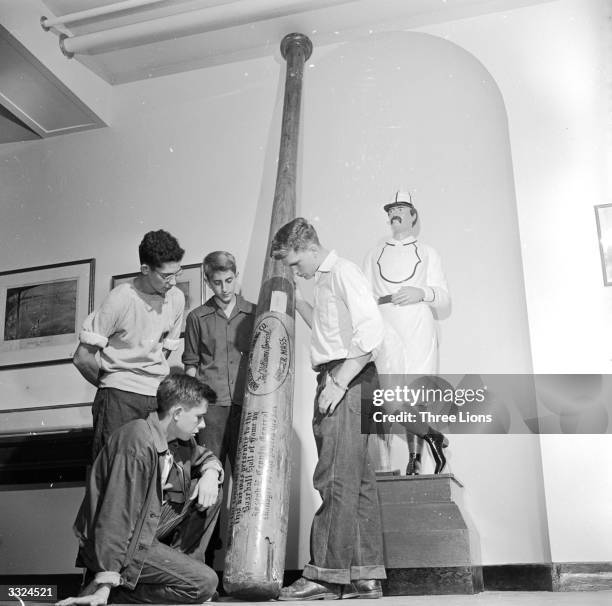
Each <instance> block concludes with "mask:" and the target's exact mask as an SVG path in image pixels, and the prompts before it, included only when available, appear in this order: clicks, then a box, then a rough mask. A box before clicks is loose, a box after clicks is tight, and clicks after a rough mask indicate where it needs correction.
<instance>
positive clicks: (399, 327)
mask: <svg viewBox="0 0 612 606" xmlns="http://www.w3.org/2000/svg"><path fill="white" fill-rule="evenodd" d="M384 210H385V212H386V213H387V216H388V220H389V225H390V227H391V237H390V238H386V239H385V240H383V241H381V242H380V243H379V244H378V245H377V246H375V247H374V248H373V249H372V250H371V251H370V252H369V253H368V255H367V257H366V260H365V264H364V273H365V274H366V276H367V277H368V279H369V281H370V283H371V285H372V290H373V292H374V295H375V297H376V298H377V299H378V303H379V309H380V312H381V314H382V316H383V318H384V320H385V321H386V322H387V323H388V324H389V325H391V326H392V327H393V328H394V329H395V332H396V333H397V334H398V335H399V336H400V339H399V341H396V343H397V344H398V346H399V347H401V348H402V351H401V352H397V355H396V356H394V359H395V360H397V361H396V362H395V364H396V365H401V366H403V368H396V369H394V372H403V373H405V374H425V375H429V374H435V373H436V372H437V371H438V335H437V326H436V319H435V317H434V314H433V310H436V309H438V310H442V309H447V308H448V307H449V305H450V295H449V292H448V287H447V285H446V278H445V277H444V272H443V271H442V264H441V262H440V256H439V255H438V253H437V252H436V251H435V250H434V249H433V248H432V247H431V246H428V245H427V244H423V243H422V242H421V241H419V240H417V237H416V235H415V225H416V223H417V220H418V213H417V210H416V208H415V207H414V205H413V203H412V197H411V195H410V193H408V192H403V191H398V192H397V193H396V194H395V195H394V197H393V199H392V200H391V201H390V202H389V203H387V204H385V205H384ZM406 437H407V440H408V448H409V451H410V459H409V462H408V466H407V468H406V475H418V474H419V472H420V469H421V453H422V450H423V439H422V438H421V437H417V436H416V435H415V434H414V433H412V432H411V431H410V429H409V428H408V427H407V428H406ZM436 463H437V462H436ZM442 467H443V465H442ZM441 470H442V469H441V468H440V466H439V465H438V464H436V473H439V472H440V471H441Z"/></svg>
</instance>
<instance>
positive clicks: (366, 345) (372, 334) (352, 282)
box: [310, 250, 384, 368]
mask: <svg viewBox="0 0 612 606" xmlns="http://www.w3.org/2000/svg"><path fill="white" fill-rule="evenodd" d="M383 337H384V325H383V321H382V318H381V315H380V312H379V310H378V306H377V305H376V302H375V300H374V297H373V295H372V290H371V289H370V285H369V284H368V281H367V279H366V277H365V276H364V274H363V272H362V271H361V270H360V269H359V267H357V265H355V264H354V263H351V262H350V261H347V260H346V259H342V258H341V257H338V255H337V254H336V251H334V250H332V251H331V252H330V253H329V254H328V255H327V257H325V259H324V260H323V262H322V263H321V265H320V266H319V269H317V271H316V273H315V287H314V308H313V313H312V338H311V348H310V357H311V362H312V366H313V368H316V367H317V366H318V365H320V364H324V363H326V362H331V361H332V360H343V359H345V358H356V357H359V356H362V355H364V354H367V353H374V354H375V351H376V349H377V348H378V347H379V346H380V344H381V342H382V340H383Z"/></svg>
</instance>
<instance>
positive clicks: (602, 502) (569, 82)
mask: <svg viewBox="0 0 612 606" xmlns="http://www.w3.org/2000/svg"><path fill="white" fill-rule="evenodd" d="M611 13H612V5H611V3H610V2H609V1H608V0H560V1H557V2H552V3H546V4H542V5H538V6H533V7H529V8H524V9H521V10H516V11H508V12H504V13H500V14H493V15H489V16H484V17H480V18H477V19H465V20H462V21H456V22H453V23H449V24H442V25H439V26H435V27H428V28H426V29H425V31H427V32H428V33H432V34H434V35H438V36H441V37H443V38H446V39H448V40H451V41H453V42H455V43H456V44H459V45H460V46H462V47H463V48H465V49H466V50H468V51H469V52H471V53H473V54H474V56H476V57H477V58H478V59H479V60H480V61H482V63H483V65H484V67H485V68H486V69H487V70H488V71H489V72H490V74H491V75H492V77H493V78H494V79H495V81H496V82H497V84H498V86H499V88H500V90H501V93H502V96H503V99H504V103H505V106H506V110H507V112H508V123H509V130H510V142H511V147H512V162H513V167H514V176H515V184H516V197H517V209H518V215H519V225H520V234H521V243H522V255H523V267H524V275H525V285H526V294H527V308H528V312H529V331H530V335H531V351H532V356H533V365H534V371H535V372H537V373H610V371H611V370H612V365H611V361H612V346H611V343H612V338H611V337H612V289H610V288H605V287H604V286H603V285H602V284H603V282H602V275H601V268H600V261H599V251H598V242H597V231H596V227H595V219H594V212H593V206H594V205H596V204H607V203H610V202H611V201H612V200H611V196H612V190H611V188H610V180H609V174H610V168H611V163H610V160H611V156H610V152H611V149H612V148H611V146H610V143H611V141H612V138H611V129H610V109H611V108H610V93H609V90H610V75H611V71H610V62H611V60H612V59H611V57H612V56H611V54H610V49H611V41H612V37H611V33H612V31H611V26H610V16H611ZM608 431H609V430H608ZM611 447H612V439H611V436H610V435H609V434H608V435H602V436H580V435H571V436H542V438H541V449H542V461H543V475H544V481H545V491H546V509H547V511H548V517H549V531H550V545H551V556H552V560H553V561H555V562H564V561H609V560H610V559H611V558H612V547H611V546H612V518H611V517H610V515H609V503H610V502H612V484H611V482H610V478H609V474H606V473H603V474H602V473H601V472H602V470H604V469H609V468H610V466H611V465H612V448H611Z"/></svg>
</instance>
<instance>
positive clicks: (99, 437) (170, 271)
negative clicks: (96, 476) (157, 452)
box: [73, 229, 185, 459]
mask: <svg viewBox="0 0 612 606" xmlns="http://www.w3.org/2000/svg"><path fill="white" fill-rule="evenodd" d="M138 253H139V256H140V274H139V275H138V276H137V277H136V278H134V280H133V281H132V282H127V283H124V284H120V285H119V286H117V287H116V288H113V290H111V292H110V293H109V294H108V296H107V297H106V299H105V300H104V301H103V302H102V305H101V306H100V307H99V309H97V310H96V311H94V312H93V313H91V314H90V315H89V316H88V317H87V318H86V319H85V322H84V323H83V327H82V330H81V332H80V334H79V346H78V348H77V350H76V352H75V354H74V358H73V363H74V365H75V366H76V367H77V369H78V370H79V372H80V373H81V374H82V375H83V377H84V378H85V379H86V380H87V381H89V382H90V383H91V384H92V385H95V386H96V387H97V388H98V391H97V393H96V396H95V399H94V403H93V408H92V414H93V428H94V440H93V458H94V459H95V457H96V455H97V454H98V452H99V451H100V450H101V449H102V447H103V446H104V444H105V443H106V442H107V440H108V437H109V436H110V435H111V433H112V432H113V431H114V430H115V429H117V428H119V427H121V426H122V425H124V424H125V423H127V422H128V421H131V420H133V419H145V418H146V417H147V416H148V415H149V413H150V412H151V411H154V410H156V409H157V401H156V398H155V394H156V392H157V387H158V386H159V384H160V382H161V381H162V380H163V379H164V378H165V377H166V376H167V375H168V374H169V372H170V368H169V366H168V361H167V358H168V356H169V355H170V352H171V351H173V350H175V349H176V348H177V347H178V345H179V337H180V333H181V322H182V317H183V311H184V309H185V296H184V295H183V293H182V291H181V290H180V289H178V288H176V279H177V277H178V276H179V275H180V273H181V260H182V259H183V255H184V254H185V251H184V250H183V249H182V248H181V247H180V246H179V243H178V241H177V240H176V238H175V237H174V236H172V235H171V234H169V233H168V232H167V231H164V230H163V229H160V230H157V231H150V232H148V233H147V234H145V236H144V238H143V240H142V242H141V243H140V246H139V248H138Z"/></svg>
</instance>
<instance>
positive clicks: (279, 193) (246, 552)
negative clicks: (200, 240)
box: [223, 34, 312, 600]
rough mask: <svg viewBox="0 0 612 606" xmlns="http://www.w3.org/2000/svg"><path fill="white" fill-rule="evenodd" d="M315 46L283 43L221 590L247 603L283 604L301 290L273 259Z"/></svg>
mask: <svg viewBox="0 0 612 606" xmlns="http://www.w3.org/2000/svg"><path fill="white" fill-rule="evenodd" d="M311 52H312V43H311V42H310V40H309V39H308V38H307V37H306V36H304V35H302V34H289V35H288V36H285V38H283V41H282V43H281V53H282V55H283V57H284V58H285V60H286V62H287V72H286V78H285V96H284V103H283V118H282V127H281V140H280V150H279V157H278V172H277V176H276V189H275V193H274V202H273V206H272V217H271V221H270V234H269V237H268V245H267V248H266V258H265V261H264V271H263V278H262V285H261V290H260V294H259V300H258V303H257V313H256V319H255V328H254V330H253V337H252V340H251V351H250V354H249V365H248V371H247V372H248V375H247V386H246V391H245V398H244V404H243V411H242V420H241V423H240V438H239V442H238V452H237V456H236V470H235V474H234V481H235V483H234V486H233V489H232V501H231V509H230V520H229V526H230V530H229V539H228V549H227V553H226V557H225V568H224V581H223V585H224V588H225V590H226V592H227V593H229V594H230V595H232V596H235V597H238V598H241V599H246V600H266V599H271V598H276V597H278V595H279V593H280V589H281V587H282V584H283V574H284V568H285V546H286V542H287V519H288V507H289V479H290V473H291V461H290V441H291V432H292V417H293V410H292V408H293V380H294V340H295V334H294V333H295V330H294V326H295V291H294V283H293V277H292V275H291V272H290V270H288V269H287V268H286V267H284V265H283V264H282V263H281V262H280V261H277V260H275V259H272V258H271V257H270V255H269V251H270V244H271V240H272V237H273V236H274V234H275V233H276V232H277V230H278V229H279V228H280V227H282V226H283V225H284V224H285V223H287V222H288V221H291V220H292V219H294V218H295V212H296V175H297V156H298V136H299V124H300V104H301V94H302V76H303V72H304V62H305V61H306V60H307V59H308V57H310V54H311Z"/></svg>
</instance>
